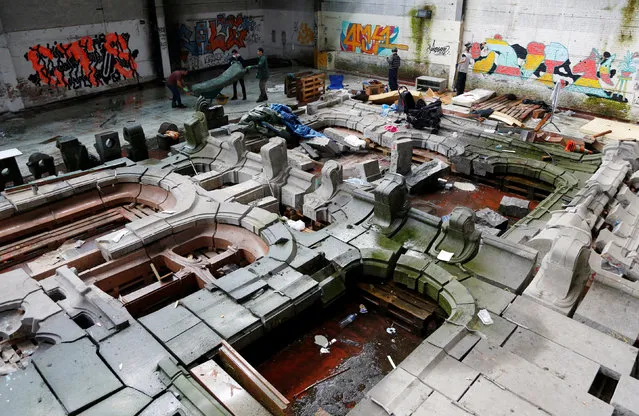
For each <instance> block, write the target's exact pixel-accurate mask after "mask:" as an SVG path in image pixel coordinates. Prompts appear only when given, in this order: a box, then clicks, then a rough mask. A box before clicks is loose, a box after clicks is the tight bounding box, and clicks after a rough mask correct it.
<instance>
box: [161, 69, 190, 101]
mask: <svg viewBox="0 0 639 416" xmlns="http://www.w3.org/2000/svg"><path fill="white" fill-rule="evenodd" d="M188 73H189V71H187V70H185V69H178V70H177V71H173V72H172V73H171V75H169V79H167V80H166V86H167V87H168V88H169V90H171V93H173V98H172V99H171V107H173V108H186V106H185V105H184V104H182V97H180V90H179V89H178V87H179V88H183V89H184V88H185V87H184V79H183V78H184V77H185V76H186V75H187V74H188ZM185 91H186V90H185Z"/></svg>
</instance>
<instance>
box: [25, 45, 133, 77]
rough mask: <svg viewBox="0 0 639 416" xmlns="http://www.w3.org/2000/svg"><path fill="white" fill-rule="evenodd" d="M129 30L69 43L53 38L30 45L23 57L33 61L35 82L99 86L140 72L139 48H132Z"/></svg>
mask: <svg viewBox="0 0 639 416" xmlns="http://www.w3.org/2000/svg"><path fill="white" fill-rule="evenodd" d="M129 39H130V36H129V34H128V33H122V34H118V33H107V34H100V35H96V36H94V37H91V36H85V37H83V38H81V39H79V40H76V41H74V42H70V43H58V42H54V43H53V45H50V44H47V46H42V45H36V46H32V47H30V48H29V51H28V52H27V53H25V54H24V58H25V59H26V60H27V61H29V62H31V65H32V66H33V69H34V70H35V74H31V75H30V76H29V81H31V82H33V83H34V84H35V85H37V86H40V85H42V84H47V85H53V86H56V87H66V88H68V89H78V88H84V87H99V86H101V85H106V84H109V83H111V82H118V81H122V80H124V79H130V78H133V77H135V76H137V67H138V66H137V64H136V62H135V58H136V57H137V56H138V51H137V50H133V51H132V50H130V49H129Z"/></svg>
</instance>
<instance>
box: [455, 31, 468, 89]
mask: <svg viewBox="0 0 639 416" xmlns="http://www.w3.org/2000/svg"><path fill="white" fill-rule="evenodd" d="M464 46H465V50H464V53H462V56H461V58H460V59H459V61H458V62H457V83H456V84H455V91H456V93H457V94H456V95H461V94H463V93H464V89H465V88H466V74H467V73H468V64H470V53H469V52H468V49H469V46H470V44H469V43H467V44H466V45H464Z"/></svg>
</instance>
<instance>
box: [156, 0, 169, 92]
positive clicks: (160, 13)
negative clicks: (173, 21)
mask: <svg viewBox="0 0 639 416" xmlns="http://www.w3.org/2000/svg"><path fill="white" fill-rule="evenodd" d="M155 19H156V24H157V28H158V36H159V38H160V39H159V40H160V54H161V56H162V77H163V78H164V79H166V78H168V77H169V75H171V60H170V58H169V41H168V38H167V36H166V19H165V17H164V0H155Z"/></svg>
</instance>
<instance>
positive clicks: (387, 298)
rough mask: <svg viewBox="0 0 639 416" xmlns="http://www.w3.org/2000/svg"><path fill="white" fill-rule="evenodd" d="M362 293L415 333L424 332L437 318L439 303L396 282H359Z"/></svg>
mask: <svg viewBox="0 0 639 416" xmlns="http://www.w3.org/2000/svg"><path fill="white" fill-rule="evenodd" d="M357 287H358V288H359V291H360V293H361V294H362V296H363V297H364V299H366V300H367V301H368V302H369V303H372V304H373V305H375V306H377V307H380V308H384V309H386V310H387V312H388V314H389V315H390V316H392V317H393V318H394V320H395V322H396V323H397V324H398V325H400V326H402V327H404V328H406V329H407V330H409V331H411V332H415V333H418V334H419V333H422V332H423V331H424V330H425V329H426V327H427V324H428V322H429V321H430V320H433V319H435V317H436V311H437V305H436V304H435V303H434V302H433V301H431V300H430V299H426V298H423V297H421V296H418V295H417V294H415V293H414V292H411V291H409V290H406V289H402V288H400V287H399V286H397V285H395V284H394V283H390V284H384V285H381V284H371V283H358V284H357Z"/></svg>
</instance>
